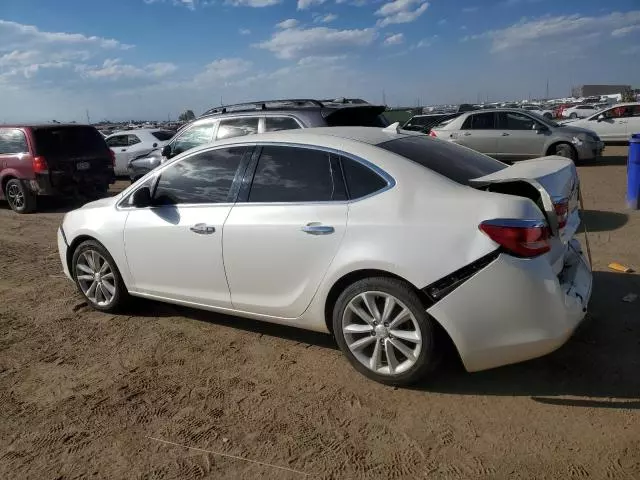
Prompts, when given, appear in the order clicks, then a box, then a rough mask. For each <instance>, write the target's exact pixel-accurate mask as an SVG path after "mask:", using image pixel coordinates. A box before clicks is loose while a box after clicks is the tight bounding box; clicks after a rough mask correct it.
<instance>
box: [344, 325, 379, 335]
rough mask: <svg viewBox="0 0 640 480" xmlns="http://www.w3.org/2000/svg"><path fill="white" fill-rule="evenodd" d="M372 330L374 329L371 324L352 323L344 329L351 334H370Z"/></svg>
mask: <svg viewBox="0 0 640 480" xmlns="http://www.w3.org/2000/svg"><path fill="white" fill-rule="evenodd" d="M372 330H373V327H372V326H371V325H369V324H366V325H361V324H357V323H352V324H350V325H347V326H345V327H344V331H345V332H349V333H369V332H371V331H372Z"/></svg>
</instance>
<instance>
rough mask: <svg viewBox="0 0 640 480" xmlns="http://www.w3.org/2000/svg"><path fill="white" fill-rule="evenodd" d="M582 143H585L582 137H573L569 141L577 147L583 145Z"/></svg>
mask: <svg viewBox="0 0 640 480" xmlns="http://www.w3.org/2000/svg"><path fill="white" fill-rule="evenodd" d="M584 141H585V139H584V137H583V138H580V137H577V136H576V137H573V138H572V139H571V143H573V144H574V145H578V146H580V145H582V143H583V142H584Z"/></svg>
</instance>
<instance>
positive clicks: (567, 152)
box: [555, 143, 578, 163]
mask: <svg viewBox="0 0 640 480" xmlns="http://www.w3.org/2000/svg"><path fill="white" fill-rule="evenodd" d="M555 154H556V155H558V156H560V157H565V158H569V159H571V160H572V161H573V162H574V163H575V162H576V161H577V160H578V155H577V154H576V151H575V149H574V148H573V147H572V146H571V145H569V144H568V143H561V144H559V145H556V152H555Z"/></svg>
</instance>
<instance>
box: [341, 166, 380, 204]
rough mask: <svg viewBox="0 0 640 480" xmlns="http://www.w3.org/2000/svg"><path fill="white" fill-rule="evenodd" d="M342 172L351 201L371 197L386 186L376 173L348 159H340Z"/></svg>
mask: <svg viewBox="0 0 640 480" xmlns="http://www.w3.org/2000/svg"><path fill="white" fill-rule="evenodd" d="M342 170H343V171H344V178H345V180H346V181H347V189H348V190H349V198H351V199H352V200H354V199H357V198H362V197H365V196H367V195H371V194H372V193H375V192H377V191H378V190H382V189H383V188H384V187H386V186H387V181H386V180H385V179H383V178H382V177H381V176H380V175H378V174H377V173H376V172H374V171H373V170H371V169H370V168H369V167H367V166H365V165H363V164H361V163H359V162H356V161H354V160H351V159H349V158H344V157H343V158H342Z"/></svg>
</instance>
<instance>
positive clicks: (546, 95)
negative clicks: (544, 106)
mask: <svg viewBox="0 0 640 480" xmlns="http://www.w3.org/2000/svg"><path fill="white" fill-rule="evenodd" d="M544 99H545V100H549V79H548V78H547V90H546V93H545V97H544Z"/></svg>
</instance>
